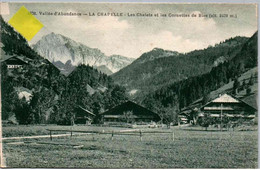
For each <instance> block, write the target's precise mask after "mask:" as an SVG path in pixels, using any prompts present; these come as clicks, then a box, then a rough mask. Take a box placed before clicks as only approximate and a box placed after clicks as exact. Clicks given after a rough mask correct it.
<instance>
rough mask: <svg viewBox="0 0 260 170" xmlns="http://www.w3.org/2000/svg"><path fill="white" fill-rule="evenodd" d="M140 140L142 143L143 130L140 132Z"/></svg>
mask: <svg viewBox="0 0 260 170" xmlns="http://www.w3.org/2000/svg"><path fill="white" fill-rule="evenodd" d="M140 140H141V141H142V140H143V139H142V130H140Z"/></svg>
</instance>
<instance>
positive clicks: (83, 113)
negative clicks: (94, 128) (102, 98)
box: [74, 106, 96, 124]
mask: <svg viewBox="0 0 260 170" xmlns="http://www.w3.org/2000/svg"><path fill="white" fill-rule="evenodd" d="M75 113H76V114H75V119H74V123H75V124H91V123H92V122H93V120H94V117H95V116H96V115H95V114H94V113H92V112H91V111H89V110H87V109H85V108H83V107H81V106H78V107H76V109H75Z"/></svg>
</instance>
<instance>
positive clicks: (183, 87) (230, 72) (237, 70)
mask: <svg viewBox="0 0 260 170" xmlns="http://www.w3.org/2000/svg"><path fill="white" fill-rule="evenodd" d="M254 67H257V32H256V33H255V34H254V35H253V36H252V37H251V38H250V39H249V40H247V41H246V43H245V44H244V45H243V46H242V48H240V50H239V52H237V53H236V55H235V56H234V57H233V58H231V59H230V60H227V61H225V62H223V63H220V64H219V65H218V66H216V67H213V68H212V69H211V70H210V72H208V73H205V74H202V75H198V76H193V77H189V78H187V79H185V80H181V81H179V82H176V83H173V84H171V85H168V86H164V87H162V88H160V89H159V90H157V91H155V92H153V93H150V94H148V95H147V96H146V97H144V99H143V100H142V103H143V104H144V105H146V107H148V108H149V109H152V110H156V111H163V110H164V109H165V108H169V109H174V110H176V112H177V111H178V110H180V109H181V108H184V107H186V106H188V105H189V104H191V103H192V102H194V101H195V100H197V99H199V98H203V97H206V96H207V95H208V94H209V93H210V92H211V91H213V90H216V89H218V88H219V87H221V86H223V85H224V84H227V83H229V82H230V81H233V80H234V91H233V92H232V93H236V88H238V85H237V83H235V82H238V81H237V80H236V79H237V78H238V77H239V76H240V75H241V74H242V73H244V72H246V71H247V70H249V69H252V68H254Z"/></svg>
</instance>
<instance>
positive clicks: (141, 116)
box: [100, 101, 160, 123]
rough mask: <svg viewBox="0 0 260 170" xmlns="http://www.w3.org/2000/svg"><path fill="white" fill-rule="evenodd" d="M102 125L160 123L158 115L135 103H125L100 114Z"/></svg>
mask: <svg viewBox="0 0 260 170" xmlns="http://www.w3.org/2000/svg"><path fill="white" fill-rule="evenodd" d="M100 116H101V120H102V121H103V122H104V123H109V122H122V123H123V122H124V123H141V122H142V123H150V122H158V121H160V117H159V115H158V114H156V113H154V112H152V111H150V110H148V109H147V108H145V107H143V106H141V105H138V104H137V103H135V102H132V101H127V102H124V103H121V104H120V105H117V106H115V107H113V108H112V109H110V110H107V111H105V112H104V113H101V114H100Z"/></svg>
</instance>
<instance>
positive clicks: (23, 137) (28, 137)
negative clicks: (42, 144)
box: [2, 133, 86, 140]
mask: <svg viewBox="0 0 260 170" xmlns="http://www.w3.org/2000/svg"><path fill="white" fill-rule="evenodd" d="M80 134H82V133H74V134H73V136H74V135H80ZM85 134H86V133H85ZM70 135H71V134H58V135H51V136H52V137H53V138H55V137H62V136H70ZM49 137H50V135H38V136H19V137H5V138H2V140H10V139H34V138H49Z"/></svg>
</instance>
